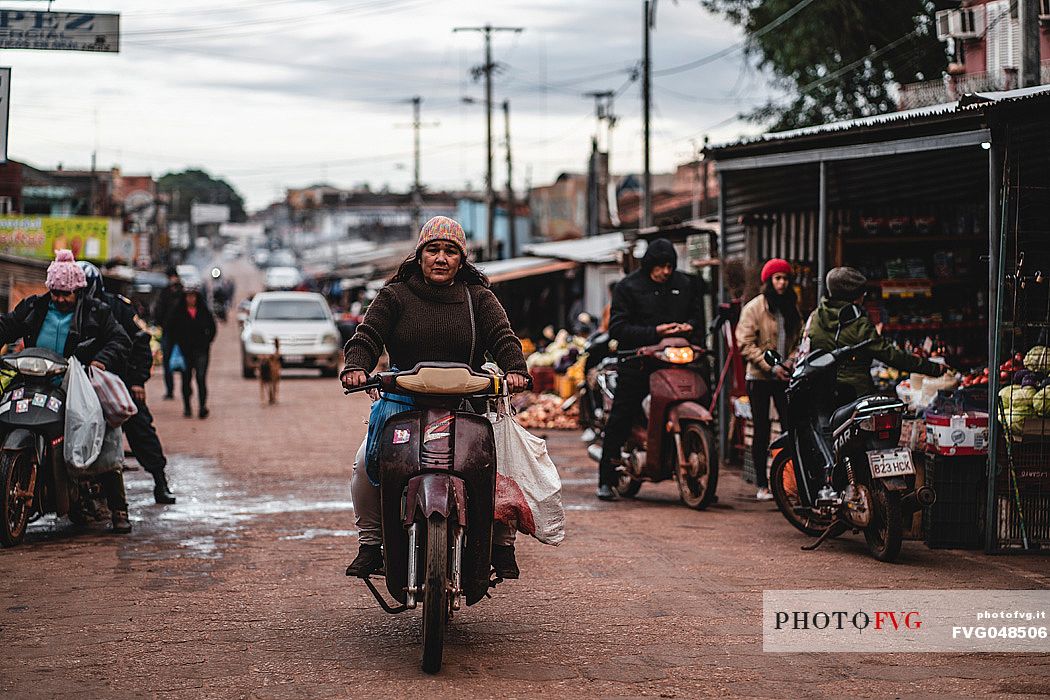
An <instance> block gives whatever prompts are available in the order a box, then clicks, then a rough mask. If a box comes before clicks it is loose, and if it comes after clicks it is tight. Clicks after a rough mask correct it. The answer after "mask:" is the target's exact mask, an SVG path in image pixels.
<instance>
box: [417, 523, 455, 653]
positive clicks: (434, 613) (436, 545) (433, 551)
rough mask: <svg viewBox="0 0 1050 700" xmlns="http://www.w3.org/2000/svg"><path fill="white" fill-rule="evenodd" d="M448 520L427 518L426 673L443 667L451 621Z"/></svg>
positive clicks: (424, 604)
mask: <svg viewBox="0 0 1050 700" xmlns="http://www.w3.org/2000/svg"><path fill="white" fill-rule="evenodd" d="M448 552H449V547H448V521H447V520H445V518H444V517H443V516H441V515H440V514H436V513H435V514H434V515H432V516H430V519H429V520H428V521H427V548H426V556H425V557H424V562H425V568H424V570H423V660H422V664H421V665H422V668H423V671H424V672H425V673H437V672H438V671H440V670H441V653H442V650H443V648H444V645H445V625H446V624H448V614H449V595H448V578H449V577H448V570H449V567H448Z"/></svg>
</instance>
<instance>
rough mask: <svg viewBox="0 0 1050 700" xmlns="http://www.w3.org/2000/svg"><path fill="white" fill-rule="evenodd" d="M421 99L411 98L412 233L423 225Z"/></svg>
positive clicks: (417, 97)
mask: <svg viewBox="0 0 1050 700" xmlns="http://www.w3.org/2000/svg"><path fill="white" fill-rule="evenodd" d="M422 101H423V98H422V97H419V96H418V95H417V96H415V97H413V98H412V147H413V154H412V155H413V158H412V160H413V163H412V233H414V234H415V233H418V232H419V229H420V228H422V226H423V221H422V218H423V217H422V211H423V206H422V205H423V193H422V185H421V184H420V181H419V128H420V125H421V123H420V120H419V111H420V109H419V107H420V103H421V102H422Z"/></svg>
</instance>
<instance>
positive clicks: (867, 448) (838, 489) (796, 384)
mask: <svg viewBox="0 0 1050 700" xmlns="http://www.w3.org/2000/svg"><path fill="white" fill-rule="evenodd" d="M870 343H871V341H865V342H863V343H859V344H857V345H852V346H849V347H844V348H839V349H837V350H832V351H825V350H815V351H812V352H810V353H809V354H807V355H806V356H805V358H804V359H803V360H802V361H800V362H799V363H798V365H797V366H796V367H795V369H794V372H793V373H792V375H791V381H790V383H789V384H788V388H787V400H788V407H789V409H790V411H789V414H788V417H787V418H788V420H787V422H786V423H785V425H784V428H785V432H784V434H783V435H781V436H780V437H779V438H778V439H777V440H775V441H774V442H773V443H772V444H771V445H770V446H769V449H770V452H771V453H772V455H773V466H772V470H771V473H770V477H769V484H770V489H771V490H772V492H773V497H774V499H775V500H776V504H777V507H778V508H779V509H780V512H781V513H783V514H784V517H785V518H787V521H788V522H789V523H791V524H792V525H793V526H795V527H796V528H797V529H798V530H800V531H801V532H803V533H805V534H807V535H810V536H812V537H818V539H817V541H816V542H814V543H812V544H810V545H807V546H805V547H803V549H806V550H812V549H816V548H817V547H819V546H820V545H821V544H822V543H823V542H824V541H826V540H827V539H829V538H832V537H837V536H838V535H841V534H843V533H845V532H847V531H850V530H852V531H853V532H855V533H856V532H861V531H863V533H864V539H865V541H866V542H867V546H868V551H869V552H871V555H872V556H874V557H875V558H876V559H878V560H879V561H893V560H894V559H896V558H897V555H898V554H899V553H900V548H901V540H902V538H903V518H904V516H905V515H906V514H910V513H911V512H913V511H914V510H915V509H916V508H918V507H919V506H922V505H930V504H932V503H933V501H934V500H935V499H936V494H935V493H934V491H933V489H932V488H930V487H928V486H923V487H922V488H920V489H919V490H918V491H916V490H915V465H914V463H913V460H912V454H911V450H909V449H907V448H902V447H899V446H898V445H899V442H900V434H901V417H902V414H903V412H904V408H905V405H904V403H903V402H901V401H900V400H898V399H895V398H890V397H885V396H864V397H861V398H859V399H857V400H855V401H851V402H849V403H847V404H845V405H842V406H840V405H839V403H840V402H838V401H836V382H835V374H836V370H837V367H838V364H839V361H840V360H841V359H843V358H846V357H849V356H851V355H853V354H854V353H856V352H857V351H858V350H860V349H862V348H864V347H865V346H867V345H869V344H870ZM765 360H766V362H767V363H768V364H769V365H770V366H771V367H774V366H777V365H782V358H781V357H780V356H779V355H778V354H777V353H776V352H775V351H772V350H767V351H766V354H765ZM827 464H832V465H833V469H832V481H831V484H828V483H826V480H825V465H827Z"/></svg>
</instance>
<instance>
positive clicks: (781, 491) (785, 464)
mask: <svg viewBox="0 0 1050 700" xmlns="http://www.w3.org/2000/svg"><path fill="white" fill-rule="evenodd" d="M794 470H795V463H794V462H793V461H792V460H790V459H786V460H783V461H780V462H778V463H776V464H774V465H773V471H772V473H771V474H770V475H769V490H770V491H772V492H773V500H774V501H776V504H777V508H779V509H780V512H781V513H782V514H783V516H784V517H785V518H786V519H787V521H788V522H789V523H791V524H792V525H793V526H794V527H795V529H797V530H798V531H799V532H802V533H804V534H806V535H809V536H810V537H819V536H820V535H821V534H822V533H823V532H824V530H826V529H827V527H828V525H830V524H831V521H829V520H827V519H826V518H820V517H817V516H816V515H802V514H800V513H796V512H795V508H796V506H801V505H802V499H801V498H799V495H798V483H797V482H796V479H795V471H794Z"/></svg>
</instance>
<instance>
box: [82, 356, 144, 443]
mask: <svg viewBox="0 0 1050 700" xmlns="http://www.w3.org/2000/svg"><path fill="white" fill-rule="evenodd" d="M89 374H90V377H89V378H90V380H91V386H92V388H93V389H94V390H95V393H96V394H97V395H98V402H99V403H100V404H102V415H103V416H104V417H105V419H106V425H108V426H109V427H110V428H119V427H120V426H121V425H123V424H124V421H126V420H127V419H128V418H131V417H132V416H133V415H135V414H136V413H138V412H139V409H138V407H137V406H135V401H134V400H133V399H132V398H131V392H130V391H128V388H127V387H126V386H124V382H123V381H121V379H120V377H118V376H117V375H115V374H113V373H112V372H107V371H106V370H104V369H99V368H98V367H91V368H90V372H89Z"/></svg>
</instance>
